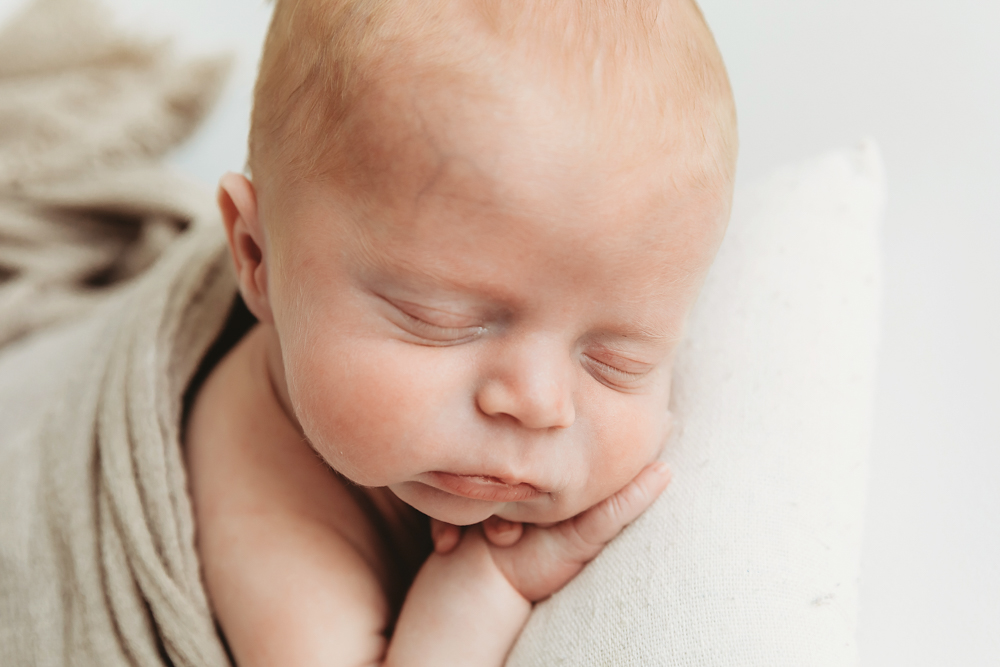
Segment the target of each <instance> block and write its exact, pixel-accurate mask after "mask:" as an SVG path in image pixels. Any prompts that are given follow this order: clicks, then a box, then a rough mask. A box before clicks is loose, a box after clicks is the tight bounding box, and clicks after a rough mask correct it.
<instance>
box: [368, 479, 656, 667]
mask: <svg viewBox="0 0 1000 667" xmlns="http://www.w3.org/2000/svg"><path fill="white" fill-rule="evenodd" d="M669 480H670V474H669V471H668V469H667V467H666V465H664V464H663V463H654V464H652V465H650V466H648V467H647V468H646V469H645V470H643V471H642V472H641V473H640V474H639V475H638V476H637V477H636V478H635V479H634V480H633V481H632V482H631V483H629V484H628V485H627V486H626V487H625V488H624V489H622V490H621V491H619V492H618V493H616V494H615V495H614V496H612V497H611V498H608V499H607V500H605V501H603V502H601V503H599V504H598V505H596V506H594V507H592V508H591V509H589V510H587V511H586V512H583V513H582V514H580V515H578V516H576V517H573V518H571V519H568V520H566V521H563V522H561V523H558V524H555V525H552V526H548V527H544V528H543V527H539V526H532V525H527V526H522V525H521V524H514V523H510V522H507V521H504V520H502V519H496V518H491V519H488V520H487V521H486V522H484V523H483V524H480V525H477V526H473V527H471V528H469V529H466V530H465V532H464V534H462V535H461V536H460V533H459V529H458V528H456V527H455V526H449V525H447V524H440V523H438V524H435V526H434V531H433V532H434V542H435V553H434V554H432V555H431V557H430V558H428V560H427V562H426V563H425V564H424V566H423V568H422V569H421V570H420V573H419V574H418V575H417V578H416V581H414V583H413V586H412V588H411V589H410V592H409V594H408V595H407V598H406V602H405V604H404V605H403V611H402V614H401V615H400V618H399V623H398V625H397V626H396V631H395V633H394V635H393V637H392V641H391V643H390V645H389V650H388V655H387V657H386V660H385V663H384V664H385V665H477V666H478V665H482V666H488V665H502V664H503V662H504V660H505V658H506V656H507V653H508V652H509V651H510V648H511V646H513V644H514V641H515V640H516V639H517V636H518V634H519V633H520V631H521V628H522V626H523V625H524V622H525V621H526V620H527V618H528V614H529V612H530V611H531V605H532V603H533V602H536V601H538V600H542V599H544V598H546V597H548V596H550V595H552V594H553V593H555V592H556V591H557V590H559V589H560V588H562V587H563V586H564V585H565V584H566V583H567V582H568V581H569V580H570V579H572V578H573V577H575V576H576V575H577V574H578V573H579V572H580V570H582V569H583V566H584V565H585V564H586V563H587V562H589V561H590V560H592V559H593V558H594V557H595V556H597V554H598V553H600V551H601V550H602V549H603V548H604V546H605V545H606V544H607V543H608V542H609V541H611V539H612V538H613V537H615V535H617V534H618V533H619V532H620V531H621V529H622V528H624V527H625V526H626V525H627V524H628V523H630V522H631V521H632V520H633V519H635V518H636V517H637V516H639V515H640V514H641V513H642V512H643V511H644V510H645V509H646V508H647V507H649V505H650V504H651V503H652V502H653V501H654V500H655V499H656V498H657V496H659V495H660V493H661V492H662V491H663V489H664V488H666V485H667V483H668V482H669Z"/></svg>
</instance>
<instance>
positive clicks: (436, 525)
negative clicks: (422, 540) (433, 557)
mask: <svg viewBox="0 0 1000 667" xmlns="http://www.w3.org/2000/svg"><path fill="white" fill-rule="evenodd" d="M461 537H462V530H461V529H460V528H459V527H458V526H453V525H452V524H450V523H445V522H444V521H438V520H437V519H431V539H432V540H433V541H434V551H435V552H437V553H439V554H442V555H443V554H446V553H449V552H451V551H452V550H453V549H454V548H455V547H456V546H458V540H459V539H460V538H461Z"/></svg>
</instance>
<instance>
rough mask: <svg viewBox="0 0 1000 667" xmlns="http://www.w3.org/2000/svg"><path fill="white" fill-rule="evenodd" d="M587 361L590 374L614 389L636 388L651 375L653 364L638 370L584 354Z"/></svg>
mask: <svg viewBox="0 0 1000 667" xmlns="http://www.w3.org/2000/svg"><path fill="white" fill-rule="evenodd" d="M583 358H584V361H585V363H586V364H587V366H588V369H589V370H590V374H591V375H593V376H594V377H595V379H597V381H598V382H600V383H602V384H604V385H607V386H608V387H610V388H612V389H620V390H626V391H627V390H630V389H636V388H638V386H639V385H640V384H641V383H642V381H643V380H644V379H645V378H646V377H647V376H648V375H649V372H650V370H652V367H651V366H645V365H644V366H645V367H643V368H641V369H636V370H623V369H621V368H618V367H617V366H612V365H611V364H609V363H606V362H604V361H601V360H600V359H596V358H594V357H592V356H590V355H589V354H585V355H584V356H583Z"/></svg>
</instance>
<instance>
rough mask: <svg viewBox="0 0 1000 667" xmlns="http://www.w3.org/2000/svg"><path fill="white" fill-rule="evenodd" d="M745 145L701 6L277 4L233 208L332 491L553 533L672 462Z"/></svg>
mask: <svg viewBox="0 0 1000 667" xmlns="http://www.w3.org/2000/svg"><path fill="white" fill-rule="evenodd" d="M735 153H736V129H735V116H734V111H733V105H732V98H731V94H730V91H729V86H728V82H727V79H726V74H725V70H724V68H723V65H722V61H721V58H720V57H719V54H718V51H717V50H716V47H715V44H714V42H713V40H712V37H711V35H710V33H709V31H708V29H707V28H706V26H705V24H704V22H703V20H702V18H701V15H700V13H699V12H698V10H697V8H696V7H695V6H694V4H693V3H692V2H689V0H664V1H663V2H656V1H653V0H650V1H647V2H643V1H641V0H640V1H636V0H617V1H613V2H604V1H602V2H585V1H583V0H579V1H567V0H427V1H425V2H414V1H413V0H279V1H278V4H277V7H276V14H275V18H274V21H273V23H272V26H271V31H270V33H269V36H268V41H267V45H266V48H265V54H264V58H263V61H262V65H261V73H260V79H259V81H258V85H257V92H256V100H255V108H254V115H253V126H252V130H251V138H250V167H251V171H252V174H253V183H252V184H251V183H250V182H249V181H247V180H246V179H243V178H242V177H239V176H234V175H229V176H227V177H225V178H224V179H223V187H222V189H221V191H220V201H221V204H222V209H223V214H224V217H225V219H226V223H227V228H228V229H229V232H230V240H231V245H232V248H233V254H234V257H235V259H236V264H237V272H238V275H239V280H240V289H241V292H242V294H243V296H244V299H245V300H246V302H247V305H248V306H249V307H250V309H251V310H252V311H253V312H254V314H255V315H257V317H258V319H260V320H261V322H262V323H263V325H264V326H265V327H266V328H267V329H268V331H270V334H269V335H270V336H272V341H273V345H272V359H271V368H272V375H273V376H274V378H273V382H274V384H275V386H276V388H277V393H278V394H279V396H280V397H281V400H282V402H283V403H284V405H285V407H286V410H287V411H288V412H289V414H290V417H291V418H292V419H293V420H295V421H296V422H297V424H298V426H299V427H300V428H301V429H302V432H303V433H304V434H305V436H306V437H307V438H308V439H309V441H310V443H311V444H312V446H313V447H314V448H315V449H316V451H317V452H318V453H319V454H320V455H321V456H322V457H323V458H324V459H325V460H326V461H327V462H328V463H329V464H330V465H331V466H332V467H333V468H335V469H336V470H337V471H339V472H340V473H341V474H343V475H344V476H345V477H347V478H348V479H350V480H353V481H354V482H356V483H358V484H361V485H364V486H378V487H388V488H390V489H391V490H392V491H393V492H394V493H395V494H396V495H397V496H399V497H400V498H401V499H403V500H404V501H406V502H407V503H409V504H411V505H412V506H414V507H416V508H417V509H419V510H422V511H424V512H425V513H427V514H429V515H431V516H433V517H436V518H438V519H441V520H444V521H448V522H451V523H457V524H467V523H473V522H476V521H480V520H482V519H484V518H486V517H488V516H490V515H492V514H497V515H499V516H501V517H503V518H506V519H510V520H515V521H529V522H550V521H557V520H561V519H564V518H567V517H569V516H572V515H574V514H576V513H578V512H580V511H582V510H583V509H585V508H586V507H589V506H590V505H592V504H594V503H596V502H597V501H599V500H601V499H602V498H604V497H607V496H608V495H610V494H611V493H613V492H615V491H617V490H618V489H619V488H621V487H622V486H624V485H625V484H626V483H627V482H628V481H629V480H630V479H631V478H632V477H634V476H635V475H636V474H637V473H638V472H639V470H640V469H641V468H642V467H643V466H645V465H646V464H647V463H649V462H650V461H652V460H654V459H655V458H656V457H657V455H658V454H659V453H660V451H661V449H662V447H663V444H664V441H665V439H666V436H667V434H668V431H669V416H668V415H669V413H668V410H667V406H668V401H669V394H670V374H671V367H672V362H673V356H674V351H675V349H676V346H677V343H678V340H679V338H680V337H681V335H682V330H683V327H684V321H685V318H686V316H687V314H688V312H689V310H690V308H691V306H692V304H693V302H694V300H695V298H696V296H697V293H698V290H699V288H700V286H701V283H702V280H703V278H704V276H705V273H706V271H707V269H708V266H709V264H710V263H711V261H712V259H713V257H714V255H715V252H716V249H717V247H718V244H719V242H720V240H721V237H722V234H723V232H724V229H725V225H726V221H727V219H728V215H729V205H730V198H731V194H732V182H733V170H734V162H735Z"/></svg>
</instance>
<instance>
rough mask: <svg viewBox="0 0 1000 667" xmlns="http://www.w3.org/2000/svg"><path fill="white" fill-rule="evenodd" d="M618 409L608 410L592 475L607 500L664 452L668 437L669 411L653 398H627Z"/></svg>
mask: <svg viewBox="0 0 1000 667" xmlns="http://www.w3.org/2000/svg"><path fill="white" fill-rule="evenodd" d="M623 398H624V399H625V401H623V402H622V403H621V404H620V405H619V409H617V410H608V411H606V412H605V413H604V415H605V417H604V418H603V419H602V420H601V422H602V423H601V428H600V429H599V436H598V442H597V443H596V445H597V448H598V451H599V457H598V460H597V461H595V465H593V466H592V475H593V476H594V478H596V480H597V481H598V482H599V485H600V489H601V493H603V496H604V497H607V496H609V495H611V494H613V493H615V492H616V491H618V490H619V489H620V488H622V487H623V486H624V485H625V484H627V483H628V482H630V481H631V480H632V478H634V477H635V476H636V475H638V474H639V472H640V471H641V470H642V469H643V468H644V467H645V466H646V465H648V464H649V463H651V462H652V461H654V460H656V458H657V457H658V456H659V454H660V452H661V451H662V448H663V444H664V442H665V440H666V435H667V424H668V418H667V410H666V408H665V407H661V406H662V403H661V402H660V401H659V400H656V399H655V397H651V396H624V397H623Z"/></svg>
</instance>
